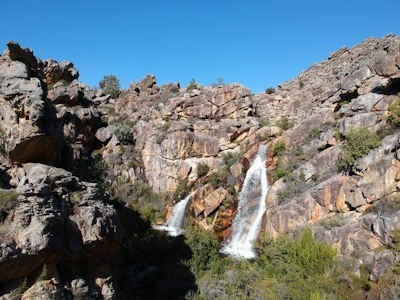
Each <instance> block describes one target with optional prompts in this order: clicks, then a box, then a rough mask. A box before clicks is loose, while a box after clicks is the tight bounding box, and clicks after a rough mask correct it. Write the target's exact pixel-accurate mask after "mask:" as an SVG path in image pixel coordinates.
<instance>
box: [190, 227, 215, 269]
mask: <svg viewBox="0 0 400 300" xmlns="http://www.w3.org/2000/svg"><path fill="white" fill-rule="evenodd" d="M186 243H187V245H188V246H189V247H190V249H191V251H192V257H191V259H190V260H189V261H188V265H189V266H190V268H191V270H192V271H193V273H195V274H196V273H198V272H200V271H204V270H207V269H211V268H213V267H214V266H215V265H216V264H218V260H219V249H220V247H221V245H220V243H219V242H218V239H217V236H216V235H215V234H214V233H212V232H210V231H206V230H204V229H202V228H189V230H188V231H187V234H186Z"/></svg>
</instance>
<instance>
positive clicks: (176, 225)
mask: <svg viewBox="0 0 400 300" xmlns="http://www.w3.org/2000/svg"><path fill="white" fill-rule="evenodd" d="M193 194H194V193H191V194H190V195H189V196H187V197H186V198H185V199H183V200H181V201H179V202H178V203H177V204H175V206H174V208H173V209H172V214H171V218H169V220H168V221H167V222H166V223H165V225H162V226H154V229H157V230H163V231H167V232H168V234H169V235H170V236H178V235H181V234H184V233H185V230H184V229H183V223H184V221H185V215H186V207H187V205H188V203H189V200H190V197H191V196H192V195H193Z"/></svg>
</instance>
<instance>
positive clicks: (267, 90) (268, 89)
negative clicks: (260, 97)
mask: <svg viewBox="0 0 400 300" xmlns="http://www.w3.org/2000/svg"><path fill="white" fill-rule="evenodd" d="M265 93H266V94H269V95H270V94H273V93H275V89H274V88H273V87H269V88H267V89H266V90H265Z"/></svg>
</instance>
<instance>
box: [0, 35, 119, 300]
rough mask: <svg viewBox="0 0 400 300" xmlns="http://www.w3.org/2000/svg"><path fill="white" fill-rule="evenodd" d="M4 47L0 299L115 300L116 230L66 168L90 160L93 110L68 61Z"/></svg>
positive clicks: (94, 196) (94, 195) (103, 200)
mask: <svg viewBox="0 0 400 300" xmlns="http://www.w3.org/2000/svg"><path fill="white" fill-rule="evenodd" d="M8 48H9V49H8V51H6V52H5V54H4V55H2V56H0V104H1V109H0V132H1V134H2V136H1V139H2V148H1V154H0V155H1V167H2V172H4V175H2V181H1V187H2V188H3V189H2V190H1V201H0V202H1V205H0V212H1V218H0V220H1V223H0V249H1V250H0V273H1V275H0V295H8V296H9V297H11V298H12V297H14V298H15V299H16V298H22V299H32V297H33V298H37V297H41V299H50V298H53V297H56V298H57V299H67V298H68V297H69V295H78V294H81V295H82V296H85V297H92V296H96V295H97V296H98V295H102V297H103V298H104V299H115V297H116V293H115V287H114V285H115V282H114V280H113V277H112V276H113V272H112V268H111V262H112V258H113V256H115V255H116V253H117V252H118V251H119V249H120V248H121V245H122V240H123V236H124V230H123V228H122V225H121V222H120V219H119V216H118V214H117V212H116V210H115V208H114V207H113V206H111V205H109V204H107V199H108V198H107V195H106V194H104V192H103V191H102V189H101V188H100V187H99V186H98V184H97V183H90V182H86V181H85V179H86V178H78V177H77V176H75V175H73V174H72V173H71V172H70V171H73V172H74V173H77V174H78V173H79V172H78V166H79V164H80V159H89V158H90V153H91V151H92V150H93V149H94V147H95V143H94V142H93V141H95V140H96V139H95V133H96V131H97V127H98V125H99V124H100V123H101V122H100V117H99V114H98V112H97V111H96V109H95V108H92V107H90V106H92V105H93V102H91V100H90V97H91V96H90V93H88V91H87V90H86V87H85V86H84V85H82V84H80V83H79V82H78V81H77V80H76V79H77V78H78V72H77V70H76V69H75V68H74V67H73V65H72V63H69V62H65V63H61V64H59V63H57V62H55V61H44V62H42V61H40V60H39V59H37V58H36V57H35V56H34V55H33V52H32V51H31V50H29V49H22V48H21V47H20V46H19V45H18V44H16V43H13V42H10V43H9V44H8ZM59 167H63V168H67V169H70V171H67V170H65V169H63V168H59ZM85 171H87V170H85ZM83 173H84V172H83ZM87 179H90V178H87ZM79 265H84V266H86V269H85V270H84V272H82V270H81V268H80V267H78V266H79ZM79 270H81V271H79ZM78 273H79V274H78ZM77 276H79V277H77ZM78 279H79V280H81V281H82V282H84V287H85V289H86V290H85V291H84V293H83V292H82V291H79V289H81V288H82V284H80V283H78V282H75V281H76V280H78ZM35 282H36V283H35ZM21 285H25V286H26V289H23V290H21V288H16V287H18V286H21ZM29 287H30V288H29ZM28 288H29V289H28ZM1 298H2V299H3V297H1ZM4 299H8V298H4Z"/></svg>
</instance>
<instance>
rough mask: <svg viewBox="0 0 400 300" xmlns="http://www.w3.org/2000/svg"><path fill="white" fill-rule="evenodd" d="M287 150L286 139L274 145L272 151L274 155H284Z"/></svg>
mask: <svg viewBox="0 0 400 300" xmlns="http://www.w3.org/2000/svg"><path fill="white" fill-rule="evenodd" d="M285 151H286V142H285V140H278V141H277V142H276V143H275V144H274V145H273V146H272V153H273V154H274V156H282V155H283V154H284V153H285Z"/></svg>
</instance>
